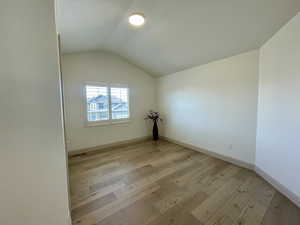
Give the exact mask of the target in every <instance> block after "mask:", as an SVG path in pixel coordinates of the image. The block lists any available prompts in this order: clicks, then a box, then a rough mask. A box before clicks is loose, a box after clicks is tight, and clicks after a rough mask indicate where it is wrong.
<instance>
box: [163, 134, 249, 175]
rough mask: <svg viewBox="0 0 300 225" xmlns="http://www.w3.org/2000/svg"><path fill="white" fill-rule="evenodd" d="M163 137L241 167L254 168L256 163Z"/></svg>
mask: <svg viewBox="0 0 300 225" xmlns="http://www.w3.org/2000/svg"><path fill="white" fill-rule="evenodd" d="M162 139H164V140H166V141H169V142H172V143H174V144H177V145H180V146H182V147H185V148H189V149H192V150H195V151H197V152H201V153H204V154H206V155H209V156H212V157H214V158H218V159H221V160H224V161H226V162H229V163H232V164H234V165H237V166H239V167H243V168H246V169H250V170H254V165H252V164H250V163H247V162H244V161H241V160H238V159H234V158H231V157H228V156H225V155H221V154H218V153H215V152H212V151H209V150H206V149H203V148H199V147H196V146H194V145H190V144H187V143H184V142H180V141H177V140H174V139H172V138H168V137H162Z"/></svg>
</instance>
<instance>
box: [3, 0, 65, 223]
mask: <svg viewBox="0 0 300 225" xmlns="http://www.w3.org/2000/svg"><path fill="white" fill-rule="evenodd" d="M0 28H1V35H0V103H1V108H0V114H1V117H0V143H1V148H0V152H1V157H0V224H1V225H41V224H43V225H66V224H69V223H68V222H69V221H68V219H69V218H68V198H67V177H66V157H65V156H66V155H65V149H64V140H63V129H62V119H61V101H60V94H59V93H60V92H59V69H58V68H59V67H58V55H57V37H56V31H55V24H54V1H53V0H43V1H41V0H27V1H20V0H1V2H0Z"/></svg>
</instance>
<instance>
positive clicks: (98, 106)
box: [86, 85, 109, 121]
mask: <svg viewBox="0 0 300 225" xmlns="http://www.w3.org/2000/svg"><path fill="white" fill-rule="evenodd" d="M86 97H87V118H88V121H101V120H108V119H109V111H108V102H109V101H108V92H107V87H101V86H91V85H87V86H86Z"/></svg>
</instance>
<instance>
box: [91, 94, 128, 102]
mask: <svg viewBox="0 0 300 225" xmlns="http://www.w3.org/2000/svg"><path fill="white" fill-rule="evenodd" d="M107 100H108V96H105V95H99V96H97V97H94V98H90V99H88V103H106V102H107ZM111 101H112V102H113V103H114V102H117V103H123V101H122V99H120V98H117V97H115V96H111Z"/></svg>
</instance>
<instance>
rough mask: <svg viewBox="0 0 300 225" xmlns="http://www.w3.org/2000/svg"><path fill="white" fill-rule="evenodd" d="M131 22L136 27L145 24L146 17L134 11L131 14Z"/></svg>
mask: <svg viewBox="0 0 300 225" xmlns="http://www.w3.org/2000/svg"><path fill="white" fill-rule="evenodd" d="M129 23H130V24H131V25H132V26H135V27H141V26H143V25H144V24H145V17H144V15H143V14H141V13H133V14H131V15H130V16H129Z"/></svg>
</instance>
